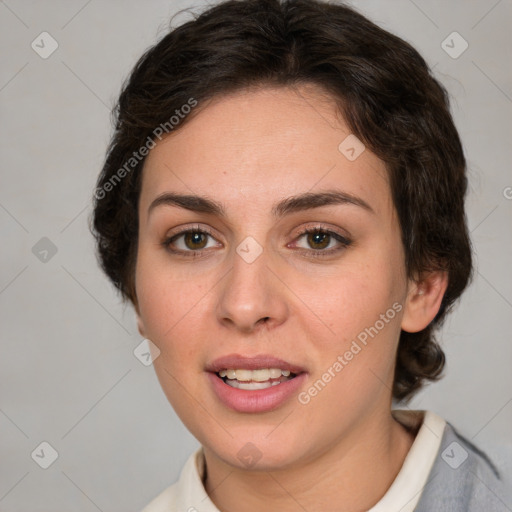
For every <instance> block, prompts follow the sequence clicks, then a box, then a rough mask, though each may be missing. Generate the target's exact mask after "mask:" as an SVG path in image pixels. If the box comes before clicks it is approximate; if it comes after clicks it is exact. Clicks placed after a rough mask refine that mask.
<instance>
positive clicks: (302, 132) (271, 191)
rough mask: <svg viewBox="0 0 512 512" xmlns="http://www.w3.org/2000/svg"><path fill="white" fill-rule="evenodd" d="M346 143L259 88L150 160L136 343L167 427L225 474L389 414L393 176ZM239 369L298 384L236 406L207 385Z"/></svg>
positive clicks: (317, 117)
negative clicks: (224, 467)
mask: <svg viewBox="0 0 512 512" xmlns="http://www.w3.org/2000/svg"><path fill="white" fill-rule="evenodd" d="M349 135H350V130H349V128H348V127H347V125H346V124H345V123H344V122H343V120H341V119H340V116H339V115H337V114H336V109H335V105H334V103H333V102H332V100H331V99H329V98H328V97H327V96H325V95H323V94H322V93H321V91H319V90H317V89H315V88H313V87H307V88H306V87H302V88H300V89H297V90H292V89H288V88H281V89H269V88H267V89H260V90H252V91H244V92H240V93H236V94H233V95H230V96H225V97H222V98H220V97H219V98H216V99H215V100H214V101H212V102H211V103H209V104H208V105H207V106H206V107H205V108H204V109H203V110H201V111H200V112H198V114H197V115H196V116H195V117H194V118H192V119H191V120H190V121H189V122H187V123H186V124H185V125H184V126H183V127H182V128H180V129H179V130H177V131H176V132H174V133H171V134H170V135H168V136H167V138H164V139H162V141H160V142H159V143H157V145H156V146H155V147H154V149H152V150H151V151H150V153H149V155H148V157H147V159H146V162H145V165H144V170H143V179H142V189H141V196H140V202H139V222H140V224H139V241H138V254H137V264H136V271H135V287H136V295H137V301H138V308H137V313H138V321H139V329H140V332H141V334H142V335H143V336H144V337H146V338H148V339H149V340H151V341H152V342H153V343H154V344H155V345H156V346H157V347H158V348H159V350H160V355H159V357H157V359H156V360H155V361H154V367H155V371H156V372H157V375H158V378H159V381H160V384H161V386H162V388H163V390H164V392H165V394H166V396H167V398H168V400H169V402H170V403H171V404H172V406H173V408H174V409H175V411H176V413H177V414H178V415H179V417H180V418H181V420H182V421H183V423H184V424H185V425H186V427H187V428H188V429H189V430H190V432H191V433H192V434H193V435H194V436H195V437H196V438H197V439H198V440H199V442H200V443H201V444H202V445H203V446H205V448H207V449H209V450H211V452H212V453H215V454H216V456H218V457H219V458H220V459H222V460H223V461H224V462H226V463H228V464H231V465H233V466H236V467H239V468H243V467H247V463H246V462H245V461H244V457H243V455H244V454H245V455H247V453H246V452H249V455H251V454H252V455H254V456H256V457H257V458H259V467H264V468H265V467H266V468H277V467H292V466H294V465H297V466H299V465H300V464H303V463H304V462H305V461H307V460H308V459H312V458H314V457H315V456H317V455H318V454H320V453H322V452H326V451H327V450H329V449H331V448H332V447H333V446H334V445H336V443H338V442H340V440H342V439H343V438H344V437H347V436H349V435H350V433H351V432H354V431H355V430H356V429H358V428H359V429H360V428H365V425H368V424H370V423H371V422H372V421H373V422H375V421H376V418H379V417H382V415H383V414H389V409H390V404H391V387H392V382H393V369H394V361H395V354H396V350H397V344H398V338H399V334H400V328H401V322H402V317H403V315H404V311H405V309H404V307H405V302H406V297H407V291H408V284H409V283H408V281H407V279H406V273H405V267H404V252H403V247H402V243H401V237H400V229H399V224H398V219H397V217H396V213H395V209H394V206H393V202H392V198H391V192H390V188H389V183H388V178H387V172H386V168H385V165H384V163H383V162H382V161H381V160H379V159H378V158H377V157H376V156H375V155H374V154H372V153H371V152H370V151H369V150H368V149H365V150H363V151H362V152H361V153H360V154H359V156H358V153H359V152H360V150H361V149H362V148H361V147H359V146H357V144H356V145H354V144H355V143H357V141H355V142H354V140H353V139H348V141H345V139H346V138H347V137H348V136H349ZM343 141H345V142H343ZM340 144H341V146H340ZM351 147H352V148H354V151H351V149H350V148H351ZM354 157H357V158H354ZM326 193H328V194H327V195H326ZM329 193H330V195H329ZM166 194H167V196H166ZM170 194H173V196H172V197H171V196H170ZM176 194H178V195H187V196H198V197H199V198H203V199H207V200H209V201H210V203H205V202H204V201H203V202H201V201H199V200H194V201H192V200H190V198H189V199H188V200H187V201H185V202H184V201H183V200H179V199H177V198H176V197H177V196H176ZM304 194H308V195H307V196H304ZM313 195H314V197H313ZM292 199H295V200H292ZM211 202H213V203H214V206H216V207H217V208H216V209H215V208H213V207H212V203H211ZM306 230H310V231H311V232H310V233H308V232H306ZM233 354H235V355H239V356H241V357H247V358H252V357H256V356H261V355H265V356H272V357H275V358H278V359H280V360H282V362H281V363H276V362H275V361H274V362H273V361H267V359H266V358H265V357H263V359H260V360H255V361H253V363H254V366H252V367H253V368H254V367H257V368H277V369H279V368H282V367H283V366H286V365H287V364H289V365H292V366H293V367H295V370H296V371H295V372H294V373H296V374H297V376H296V377H295V378H293V379H291V380H288V381H287V382H281V383H280V384H276V385H274V386H270V388H267V389H264V390H259V391H252V390H247V389H245V390H244V389H234V388H233V387H232V386H229V385H228V384H226V383H224V382H223V380H221V379H220V377H218V376H217V375H216V374H215V373H212V372H209V371H208V370H212V364H213V362H214V361H215V360H216V359H218V358H221V357H223V356H227V355H233ZM219 364H220V366H222V365H223V364H224V368H225V369H228V368H233V369H238V368H241V369H250V368H251V363H250V362H248V363H247V364H244V363H243V362H241V363H239V364H238V363H235V362H224V363H222V362H221V363H219ZM214 369H215V368H214ZM285 373H286V372H285ZM239 375H242V374H241V373H239ZM262 375H263V377H262ZM274 375H276V374H275V373H274ZM281 375H282V372H281ZM251 376H252V377H251V378H256V374H251ZM265 376H266V377H267V379H268V378H269V376H268V375H266V374H265V373H262V374H258V377H257V378H265ZM292 376H293V375H292ZM228 377H229V375H228ZM283 377H284V376H283ZM283 377H281V378H280V379H279V380H280V381H281V380H284V379H283ZM242 378H247V377H242ZM272 382H276V381H275V380H272V381H271V383H272ZM267 384H268V382H267ZM280 388H281V390H280ZM278 390H279V391H278ZM251 395H252V396H251ZM247 443H252V444H251V445H249V444H247ZM244 450H245V451H244ZM241 454H242V456H241Z"/></svg>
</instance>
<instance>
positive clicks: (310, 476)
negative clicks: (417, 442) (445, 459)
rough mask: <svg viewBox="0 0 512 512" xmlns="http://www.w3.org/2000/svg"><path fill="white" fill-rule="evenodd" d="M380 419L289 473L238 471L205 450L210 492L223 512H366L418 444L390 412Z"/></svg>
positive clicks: (380, 495) (367, 424) (207, 489)
mask: <svg viewBox="0 0 512 512" xmlns="http://www.w3.org/2000/svg"><path fill="white" fill-rule="evenodd" d="M382 416H383V417H382V418H375V417H372V418H371V419H370V420H371V421H366V423H365V424H364V425H361V424H358V425H357V426H356V427H355V428H353V429H352V432H350V433H348V434H347V433H344V436H343V438H342V439H339V440H336V442H335V443H333V445H332V446H330V447H329V449H328V450H326V451H324V452H322V453H319V454H316V455H315V457H314V458H310V459H308V460H307V461H305V460H297V463H296V464H295V465H293V467H287V468H286V469H285V470H280V469H277V470H275V471H250V470H243V469H239V468H234V467H233V466H231V465H229V464H227V463H225V462H224V461H222V460H221V459H220V458H218V457H217V456H216V455H215V454H214V453H213V452H212V451H211V450H208V449H206V448H205V452H204V453H205V460H206V468H207V474H206V478H205V481H204V486H205V489H206V492H207V493H208V495H209V496H210V499H211V500H212V501H213V503H214V504H215V505H216V507H217V508H218V509H219V510H220V511H222V512H230V511H234V510H240V509H243V510H244V512H259V511H261V510H265V509H266V508H268V506H269V505H271V506H272V507H276V506H277V507H279V510H281V511H282V512H288V511H290V512H292V511H293V512H295V511H296V510H298V509H301V508H303V509H304V510H329V511H331V512H355V511H358V512H359V511H362V510H368V509H370V508H371V507H372V506H374V505H375V504H376V503H377V502H378V501H379V500H380V499H381V498H382V497H383V496H384V494H385V493H386V491H387V490H388V489H389V487H390V486H391V484H392V483H393V480H394V479H395V478H396V476H397V474H398V473H399V471H400V468H401V467H402V464H403V462H404V459H405V457H406V456H407V453H408V452H409V449H410V447H411V445H412V443H413V441H414V438H415V433H414V434H413V433H411V432H409V431H408V430H406V429H405V428H404V427H403V426H402V425H401V424H400V423H398V422H397V421H396V420H395V419H394V418H393V417H392V416H391V413H390V411H386V414H385V415H382Z"/></svg>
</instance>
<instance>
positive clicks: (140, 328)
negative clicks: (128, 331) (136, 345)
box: [135, 310, 146, 338]
mask: <svg viewBox="0 0 512 512" xmlns="http://www.w3.org/2000/svg"><path fill="white" fill-rule="evenodd" d="M135 315H136V317H137V329H138V331H139V334H140V335H141V336H142V337H143V338H146V333H145V330H144V322H143V321H142V318H141V317H140V313H139V312H138V311H137V310H135Z"/></svg>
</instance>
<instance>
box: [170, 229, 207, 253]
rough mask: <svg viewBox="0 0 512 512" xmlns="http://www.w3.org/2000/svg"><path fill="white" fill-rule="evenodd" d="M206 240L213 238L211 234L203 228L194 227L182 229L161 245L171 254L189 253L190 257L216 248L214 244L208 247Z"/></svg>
mask: <svg viewBox="0 0 512 512" xmlns="http://www.w3.org/2000/svg"><path fill="white" fill-rule="evenodd" d="M208 238H213V235H212V233H210V232H209V231H208V230H206V229H204V228H199V227H194V228H189V229H184V230H182V231H179V232H178V233H175V234H173V235H172V236H170V237H167V238H166V239H165V240H164V241H163V243H162V245H163V246H164V247H165V248H166V249H167V250H169V251H170V252H173V253H182V254H183V253H191V255H192V256H194V255H198V253H199V252H202V251H203V250H204V249H209V248H211V247H216V246H217V244H216V243H212V244H210V245H209V241H208Z"/></svg>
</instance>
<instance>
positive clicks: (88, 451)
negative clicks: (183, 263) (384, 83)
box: [0, 0, 512, 512]
mask: <svg viewBox="0 0 512 512" xmlns="http://www.w3.org/2000/svg"><path fill="white" fill-rule="evenodd" d="M353 4H355V5H356V6H357V7H358V8H359V9H360V10H361V11H362V12H363V13H365V14H367V15H369V16H370V18H371V19H373V20H374V21H376V22H377V23H379V24H380V25H381V26H383V27H384V28H386V29H388V30H390V31H392V32H394V33H396V34H398V35H400V36H402V37H403V38H405V39H406V40H407V41H409V42H411V43H412V44H413V45H414V46H415V47H416V48H417V49H418V50H419V51H420V52H421V53H422V54H423V55H424V56H425V58H426V59H427V61H428V62H429V64H430V65H431V66H433V67H434V70H435V73H436V75H437V77H438V78H439V79H440V80H441V81H442V82H443V83H444V84H445V86H446V87H447V88H448V90H449V92H450V94H451V96H452V98H453V99H452V102H453V103H452V110H453V113H454V116H455V120H456V124H457V126H458V128H459V130H460V133H461V137H462V139H463V142H464V147H465V151H466V155H467V158H468V163H469V172H470V180H471V191H470V195H469V199H468V218H469V225H470V229H471V232H472V238H473V243H474V248H475V253H476V258H475V259H476V261H475V263H476V265H477V272H476V274H475V280H474V283H473V284H472V286H471V287H470V289H469V290H468V291H467V292H466V294H465V295H464V297H463V300H462V302H461V304H460V306H459V307H458V308H457V310H456V311H455V313H454V314H453V315H452V316H451V318H450V319H449V321H448V322H447V323H446V326H445V328H444V329H443V332H442V339H443V347H444V349H445V351H446V355H447V359H448V365H447V370H446V376H445V378H444V379H443V380H442V381H440V382H439V383H437V384H433V385H430V386H429V387H428V388H427V389H426V390H425V391H423V392H422V393H421V394H420V395H419V396H418V397H417V398H416V399H414V401H413V402H412V403H411V404H410V405H409V407H411V408H413V409H431V410H433V411H435V412H436V413H438V414H440V415H441V416H443V417H444V418H446V419H447V420H448V421H450V422H451V423H452V424H454V425H455V426H456V427H458V429H459V430H460V431H461V432H462V433H463V434H464V435H466V436H467V437H468V438H470V439H472V440H473V441H474V442H475V443H476V444H477V445H479V446H482V447H486V446H488V445H490V443H493V442H495V443H496V442H499V443H503V442H509V443H510V442H511V439H510V432H511V431H512V429H511V426H512V372H511V371H510V368H511V362H512V343H510V338H511V336H510V328H511V321H510V318H511V315H512V279H511V272H510V262H511V261H512V243H511V241H512V230H511V229H510V227H511V220H512V200H511V199H510V198H511V197H512V189H511V188H507V187H512V175H511V172H510V163H511V143H510V136H511V124H512V123H511V111H512V76H511V71H510V69H511V68H510V53H511V49H512V45H511V30H510V26H511V25H510V24H511V21H512V16H511V14H512V3H511V1H510V0H501V1H491V2H489V1H485V0H478V1H477V0H473V1H462V0H460V1H452V2H442V1H440V0H439V1H434V0H428V1H427V0H425V1H421V0H415V1H414V2H413V1H412V0H394V1H389V0H388V1H385V2H384V1H365V2H353ZM203 5H206V4H205V2H204V1H200V0H195V1H194V2H185V1H176V0H172V1H169V0H168V1H151V2H140V1H135V0H131V1H120V0H116V1H105V0H92V1H91V0H90V1H88V2H86V1H83V0H80V1H64V0H62V1H55V0H52V1H47V2H36V1H27V0H25V1H20V0H18V1H16V0H7V1H5V2H0V43H1V48H2V52H1V53H2V55H1V71H0V114H1V119H2V123H1V128H0V130H1V133H0V144H1V155H2V156H1V159H2V160H1V173H2V174H1V180H2V182H1V183H2V186H1V188H0V225H1V233H2V251H1V253H0V262H1V266H0V268H1V275H0V308H1V310H0V311H1V313H0V315H1V316H0V326H1V357H0V431H1V436H0V449H1V455H0V510H1V511H43V510H45V511H47V510H80V511H91V512H92V511H95V510H103V511H126V510H137V509H140V508H142V507H143V505H145V504H146V503H148V502H149V501H150V499H152V498H153V497H154V496H155V495H156V494H158V493H159V492H160V491H161V490H163V489H164V488H165V487H166V486H168V485H169V484H171V483H172V482H173V481H174V480H175V479H176V478H177V476H178V474H179V470H180V469H181V467H182V465H183V463H184V462H185V460H186V458H187V457H188V455H189V454H190V453H191V452H192V451H193V450H194V449H195V448H196V447H198V446H199V444H198V442H197V441H196V440H195V439H194V438H193V437H192V436H191V434H189V433H188V431H187V430H186V429H185V428H184V426H183V425H182V424H181V422H180V420H179V419H178V418H177V417H176V415H175V414H174V412H173V410H172V408H171V406H170V405H169V404H168V402H167V400H166V399H165V397H164V395H163V392H162V391H161V389H160V387H159V384H158V381H157V379H156V376H155V374H154V371H153V369H152V367H151V366H144V365H143V364H141V362H140V361H139V360H138V359H137V358H136V357H135V356H134V354H133V351H134V349H135V348H136V347H137V346H138V345H139V343H140V342H141V337H140V335H139V334H138V332H137V329H136V324H135V320H134V314H133V312H132V309H131V308H130V307H125V306H123V305H122V303H121V302H120V300H119V297H118V296H117V295H116V294H115V293H114V291H113V288H112V287H111V285H110V284H109V283H108V282H107V280H106V278H105V277H104V276H103V274H102V273H101V272H100V270H99V268H98V267H97V264H96V260H95V256H94V252H93V240H92V237H91V235H90V233H89V231H88V227H87V219H88V216H89V214H90V211H91V201H90V200H91V195H92V190H93V188H94V183H95V179H96V176H97V173H98V172H99V169H100V167H101V164H102V161H103V157H104V153H105V149H106V145H107V142H108V140H109V135H110V133H111V124H110V113H109V111H110V108H111V107H112V105H113V103H114V101H115V98H116V96H117V94H118V92H119V90H120V86H121V82H122V80H123V79H124V78H125V77H126V75H127V74H128V72H129V71H130V69H131V67H132V66H133V64H134V62H135V60H136V59H137V58H138V57H139V56H140V55H141V53H142V52H143V51H144V50H145V49H146V48H147V47H148V46H149V45H151V44H153V43H154V42H155V41H156V40H157V39H158V38H160V37H161V36H162V35H163V34H164V33H165V32H166V30H167V25H168V22H169V19H170V17H171V15H172V14H174V13H176V12H177V11H178V10H179V9H181V8H183V7H190V6H197V9H196V10H201V6H203ZM189 17H190V15H187V14H182V15H179V16H177V17H176V18H175V20H174V22H173V26H176V25H178V24H181V23H182V22H183V21H185V20H186V19H189ZM43 31H47V32H49V33H50V34H51V36H52V37H53V38H54V39H55V40H56V41H57V42H58V45H59V46H58V49H57V50H56V51H55V52H54V53H53V54H52V55H51V56H50V57H49V58H47V59H42V58H41V57H40V56H39V55H38V54H37V53H36V52H35V51H34V50H33V49H32V48H31V43H32V41H33V40H35V39H36V38H37V37H38V35H39V34H40V33H41V32H43ZM453 31H457V32H458V33H460V34H461V35H462V37H463V38H464V39H465V40H466V41H467V42H468V44H469V47H468V49H467V50H466V51H465V52H464V53H463V54H462V55H460V56H459V57H458V58H456V59H455V58H452V57H450V56H449V55H448V54H447V53H446V52H445V51H444V50H443V48H442V46H441V43H442V41H443V40H445V39H446V37H447V36H448V35H449V34H451V33H452V32H453ZM459 43H460V41H459V42H456V43H454V45H455V49H457V48H458V47H457V45H458V44H459ZM459 48H460V46H459ZM507 196H508V198H507ZM43 237H47V238H48V239H50V240H51V242H52V243H53V244H54V245H55V246H56V248H57V252H56V254H54V255H53V256H52V254H51V252H50V253H49V254H48V256H47V261H41V260H40V258H41V257H42V253H39V257H37V254H34V253H33V252H32V248H33V247H34V246H35V245H36V244H37V243H38V241H39V240H40V239H41V238H43ZM41 243H43V244H44V243H45V242H41ZM46 243H47V242H46ZM37 247H39V246H36V248H37ZM35 252H36V253H37V250H36V251H35ZM43 441H46V442H48V443H50V445H51V446H53V447H54V449H55V450H56V451H57V452H58V458H57V460H56V461H55V462H54V463H53V464H52V465H51V466H50V467H49V468H48V469H46V470H45V469H42V468H41V467H39V465H38V464H36V462H35V461H34V460H33V459H32V458H31V453H32V452H33V451H34V449H36V448H37V447H38V446H39V445H40V443H41V442H43ZM48 453H49V452H48V451H47V452H45V456H46V454H48ZM41 458H42V457H41Z"/></svg>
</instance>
